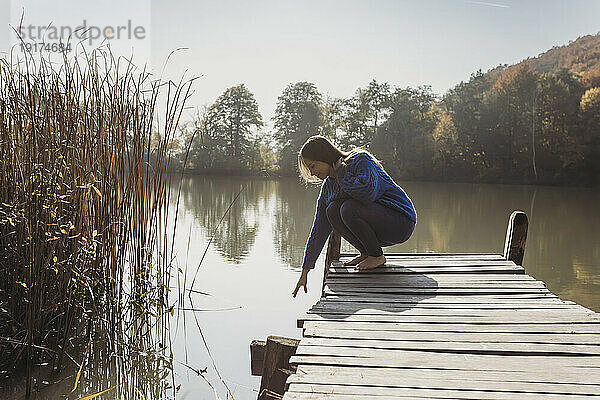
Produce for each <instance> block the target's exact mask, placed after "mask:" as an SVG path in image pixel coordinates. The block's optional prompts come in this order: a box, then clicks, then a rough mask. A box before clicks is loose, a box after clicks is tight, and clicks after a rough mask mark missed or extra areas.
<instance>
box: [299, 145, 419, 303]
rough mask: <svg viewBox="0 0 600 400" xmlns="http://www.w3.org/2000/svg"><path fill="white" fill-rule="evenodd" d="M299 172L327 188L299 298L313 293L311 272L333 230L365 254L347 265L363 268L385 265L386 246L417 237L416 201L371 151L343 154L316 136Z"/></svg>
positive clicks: (304, 153)
mask: <svg viewBox="0 0 600 400" xmlns="http://www.w3.org/2000/svg"><path fill="white" fill-rule="evenodd" d="M298 168H299V170H300V175H301V176H302V178H303V179H304V180H305V181H306V182H309V183H319V182H322V185H321V191H320V193H319V198H318V199H317V209H316V212H315V219H314V222H313V226H312V229H311V232H310V236H309V237H308V241H307V242H306V248H305V250H304V261H303V262H302V274H301V275H300V279H299V280H298V283H297V284H296V288H295V289H294V291H293V293H292V294H293V296H294V297H296V294H297V293H298V290H299V289H300V288H301V287H304V292H305V293H306V292H307V288H306V279H307V275H308V271H309V270H311V269H312V268H314V266H315V262H316V260H317V258H318V257H319V254H321V250H322V249H323V246H324V245H325V242H326V241H327V238H328V237H329V234H330V233H331V231H332V229H335V230H336V231H337V232H338V233H339V234H340V235H341V236H342V237H343V238H344V239H346V240H347V241H348V242H349V243H350V244H351V245H352V246H354V247H355V248H356V249H357V250H358V251H359V252H360V255H359V256H358V257H356V258H354V259H353V260H350V261H346V262H345V263H344V265H355V266H356V268H357V269H359V270H368V269H373V268H377V267H379V266H381V265H383V264H385V261H386V260H385V256H384V255H383V250H382V249H381V247H383V246H391V245H393V244H398V243H403V242H405V241H407V240H408V239H409V238H410V236H411V235H412V233H413V231H414V228H415V224H416V223H417V213H416V211H415V207H414V205H413V203H412V201H411V200H410V198H409V197H408V195H407V194H406V193H405V192H404V190H403V189H402V188H401V187H400V186H398V184H396V182H394V180H393V179H392V178H391V177H390V176H389V175H388V173H387V172H386V171H385V170H384V169H383V167H382V165H381V163H380V162H379V161H378V160H377V159H376V158H375V157H373V156H372V155H371V154H370V153H369V152H367V151H365V150H362V149H358V148H357V149H354V150H352V151H351V152H343V151H341V150H340V149H338V148H337V147H336V146H334V145H333V144H332V143H331V142H330V141H329V140H328V139H327V138H325V137H323V136H312V137H311V138H309V139H308V140H307V141H306V143H304V145H303V146H302V148H301V149H300V153H299V154H298Z"/></svg>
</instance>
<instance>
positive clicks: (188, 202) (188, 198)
mask: <svg viewBox="0 0 600 400" xmlns="http://www.w3.org/2000/svg"><path fill="white" fill-rule="evenodd" d="M267 186H268V182H265V181H260V180H252V179H248V180H242V179H239V178H234V179H231V178H229V177H205V176H186V177H184V179H183V182H182V204H183V209H184V210H185V211H187V212H191V213H192V214H193V216H194V218H195V219H196V220H198V222H200V224H201V225H202V227H204V229H205V230H206V236H208V237H212V238H213V243H214V244H215V246H216V248H217V251H218V252H219V253H220V254H221V255H222V256H223V257H224V258H225V259H226V260H227V261H230V262H233V263H235V264H240V263H241V262H242V261H243V260H244V259H245V257H246V256H247V255H248V252H249V249H250V247H251V246H252V244H253V243H254V240H255V239H256V233H257V231H258V223H259V222H258V220H259V217H260V214H261V209H262V208H263V207H264V202H263V204H259V203H260V200H261V199H263V200H264V199H265V194H266V193H267V192H268V189H267ZM271 191H272V189H271ZM261 206H263V207H261Z"/></svg>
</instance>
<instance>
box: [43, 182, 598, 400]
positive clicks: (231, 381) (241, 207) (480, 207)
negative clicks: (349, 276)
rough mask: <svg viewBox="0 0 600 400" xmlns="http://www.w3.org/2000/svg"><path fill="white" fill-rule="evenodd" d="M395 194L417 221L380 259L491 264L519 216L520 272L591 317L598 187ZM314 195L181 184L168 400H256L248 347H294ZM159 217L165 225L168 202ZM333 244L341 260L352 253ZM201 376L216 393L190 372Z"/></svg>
mask: <svg viewBox="0 0 600 400" xmlns="http://www.w3.org/2000/svg"><path fill="white" fill-rule="evenodd" d="M173 178H174V181H177V180H178V178H179V177H173ZM400 184H401V185H402V186H403V187H404V188H405V190H406V192H407V193H408V194H409V196H410V197H411V198H412V200H413V202H414V203H415V206H416V208H417V212H418V218H419V220H418V224H417V226H416V229H415V232H414V234H413V236H412V237H411V239H410V240H408V241H407V242H406V243H403V244H402V245H397V246H392V247H388V248H386V249H385V250H386V251H388V252H392V251H393V252H406V253H410V252H467V253H481V252H486V253H496V254H500V253H501V252H502V251H503V245H504V238H505V234H506V227H507V223H508V218H509V215H510V213H511V212H512V211H513V210H523V211H525V212H526V213H527V215H528V217H529V232H528V238H527V246H526V250H525V259H524V267H525V269H526V272H527V273H528V274H530V275H532V276H534V277H535V278H537V279H539V280H542V281H544V282H545V283H546V284H547V287H548V288H549V289H550V290H551V291H553V292H554V293H556V294H557V295H559V296H560V297H561V298H563V299H568V300H573V301H575V302H577V303H579V304H582V305H584V306H586V307H589V308H591V309H593V310H595V311H600V229H599V223H600V209H599V207H598V205H599V204H600V190H599V189H588V188H558V187H531V186H508V185H476V184H444V183H429V182H427V183H423V182H405V183H402V182H401V183H400ZM177 187H178V185H177V184H173V186H172V188H171V189H172V190H176V189H177ZM318 191H319V188H318V187H317V186H310V187H306V186H304V185H302V184H301V183H300V182H299V181H298V179H294V178H285V179H284V178H282V179H261V178H237V177H207V176H185V177H184V179H183V182H182V192H181V199H180V204H179V214H178V230H177V235H176V238H175V252H176V258H175V260H174V262H175V263H176V267H177V269H178V270H180V272H174V274H173V275H174V279H173V281H172V282H170V286H171V288H172V293H173V297H174V299H172V300H171V302H170V304H172V302H174V301H175V300H177V296H176V293H178V292H181V291H180V289H179V288H178V287H181V285H182V282H183V279H184V277H185V279H186V283H185V286H186V287H187V288H190V287H191V286H192V281H193V279H194V276H195V277H196V278H195V281H194V284H193V290H194V292H192V293H191V294H190V295H189V297H188V296H187V295H185V296H181V297H180V298H179V301H178V302H177V306H178V307H179V308H180V309H179V310H178V311H177V312H175V313H174V316H173V317H171V318H170V323H169V326H170V328H169V329H170V335H169V336H170V339H171V342H170V344H171V346H172V351H173V354H174V357H175V359H176V360H177V361H176V362H175V363H174V381H175V382H174V383H175V385H176V386H177V385H181V386H180V388H179V391H178V392H177V394H176V396H175V397H176V398H177V399H215V398H217V396H219V398H221V399H227V398H228V397H227V388H228V389H229V390H230V392H231V393H233V397H234V398H235V399H236V400H250V399H252V400H254V399H256V397H257V389H258V388H259V385H260V378H259V377H252V376H251V375H250V352H249V346H250V342H251V341H252V340H253V339H262V340H264V339H265V338H266V337H267V336H268V335H279V336H287V337H297V338H299V337H300V335H301V330H300V329H297V328H296V318H297V317H298V315H300V314H301V313H303V312H305V311H306V310H307V309H308V308H310V306H311V305H312V304H314V303H315V302H316V301H317V300H318V298H319V296H320V292H321V280H322V273H323V264H324V254H325V252H324V251H323V253H322V254H321V257H320V258H319V260H318V261H317V267H316V268H315V270H313V271H312V272H311V273H310V274H309V279H308V288H309V292H308V294H305V293H303V292H300V293H299V295H298V297H297V298H295V299H294V298H292V296H291V292H292V290H293V288H294V286H295V284H296V281H297V279H298V276H299V273H300V265H301V263H302V257H303V253H304V245H305V243H306V239H307V236H308V234H309V232H310V229H311V226H312V221H313V216H314V211H315V202H316V198H317V195H318ZM173 197H174V198H176V196H173ZM230 206H231V207H230ZM171 208H172V210H171V215H173V214H174V211H175V209H176V204H175V200H174V202H173V204H171ZM342 243H343V246H342V250H346V251H352V252H354V250H353V249H352V248H351V247H350V246H349V245H348V243H345V242H342ZM203 257H204V258H203ZM201 260H202V262H201V263H200V261H201ZM175 277H177V278H178V279H175ZM178 281H179V282H180V284H179V285H178V283H177V282H178ZM189 309H194V310H198V311H190V310H189ZM128 368H129V367H126V368H125V371H124V373H126V374H128V375H127V376H138V375H140V374H144V373H147V374H148V375H149V376H151V377H153V376H163V375H162V374H163V373H168V371H163V370H161V371H158V370H157V371H154V370H151V371H146V370H145V369H146V367H145V366H144V365H142V366H140V365H138V366H134V368H133V369H128ZM204 368H206V370H207V372H206V377H207V379H208V382H209V383H210V385H212V386H214V387H215V391H216V394H215V391H213V389H211V387H210V385H209V383H207V382H206V381H205V380H204V379H203V378H202V377H201V376H198V375H197V374H196V373H195V372H193V369H196V370H202V369H204ZM95 375H98V376H99V377H98V378H99V379H101V380H102V382H101V383H100V384H99V385H97V387H99V388H108V387H111V386H113V385H114V384H115V382H118V380H117V379H116V377H114V376H109V377H105V376H102V371H98V373H97V374H95ZM73 379H74V378H73V375H71V376H70V377H69V378H67V379H64V380H63V381H62V384H59V385H51V386H52V387H53V388H55V391H54V392H55V393H52V392H51V394H48V393H46V394H39V395H38V396H36V397H37V398H38V399H45V398H65V396H64V394H68V393H69V392H70V391H71V389H72V387H73V386H72V385H73ZM82 379H84V378H82ZM104 380H106V381H104ZM167 381H168V382H169V381H170V378H168V379H167ZM146 382H157V381H156V380H154V378H150V379H149V380H146ZM81 385H85V383H84V382H82V383H81ZM48 390H50V388H48ZM56 393H61V394H62V396H58V395H57V394H56ZM151 397H152V398H153V399H154V398H157V399H158V398H161V399H162V398H173V396H172V392H170V394H169V393H167V394H166V396H165V393H164V392H162V391H161V390H160V389H155V393H154V394H153V395H152V396H151ZM107 398H110V395H109V396H108V397H107Z"/></svg>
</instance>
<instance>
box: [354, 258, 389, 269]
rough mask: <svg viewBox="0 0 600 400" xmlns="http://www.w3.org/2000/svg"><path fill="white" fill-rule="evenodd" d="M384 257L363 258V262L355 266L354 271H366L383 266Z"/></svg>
mask: <svg viewBox="0 0 600 400" xmlns="http://www.w3.org/2000/svg"><path fill="white" fill-rule="evenodd" d="M385 261H386V260H385V257H384V255H383V254H382V255H380V256H379V257H373V256H368V257H367V258H365V259H364V260H363V261H361V262H360V263H359V264H358V265H357V266H356V269H359V270H368V269H374V268H377V267H379V266H381V265H383V264H385Z"/></svg>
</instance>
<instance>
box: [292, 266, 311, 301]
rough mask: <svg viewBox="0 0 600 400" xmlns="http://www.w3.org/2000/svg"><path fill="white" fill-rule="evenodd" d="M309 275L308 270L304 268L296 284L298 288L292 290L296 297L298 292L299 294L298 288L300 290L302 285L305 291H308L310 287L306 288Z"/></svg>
mask: <svg viewBox="0 0 600 400" xmlns="http://www.w3.org/2000/svg"><path fill="white" fill-rule="evenodd" d="M307 277H308V270H307V269H303V270H302V274H301V275H300V279H298V283H297V284H296V289H294V291H293V292H292V296H294V297H296V294H298V290H300V288H301V287H302V286H304V293H308V289H307V288H306V278H307Z"/></svg>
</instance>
